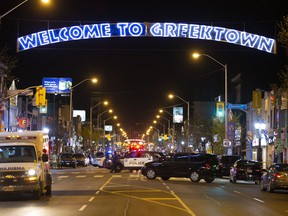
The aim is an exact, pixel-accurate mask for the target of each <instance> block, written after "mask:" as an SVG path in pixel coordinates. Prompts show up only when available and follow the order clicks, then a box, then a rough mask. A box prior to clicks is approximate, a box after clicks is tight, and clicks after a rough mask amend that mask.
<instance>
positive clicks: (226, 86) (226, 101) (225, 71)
mask: <svg viewBox="0 0 288 216" xmlns="http://www.w3.org/2000/svg"><path fill="white" fill-rule="evenodd" d="M200 56H206V57H208V58H210V59H212V60H213V61H215V62H216V63H218V64H219V65H221V66H222V67H223V68H224V76H225V93H224V94H225V141H229V140H228V112H227V105H228V93H227V92H228V84H227V81H228V78H227V64H226V63H225V64H222V63H221V62H219V61H217V60H216V59H214V58H213V57H211V56H210V55H207V54H200V53H193V54H192V57H193V58H195V59H197V58H199V57H200Z"/></svg>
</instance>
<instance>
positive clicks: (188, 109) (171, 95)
mask: <svg viewBox="0 0 288 216" xmlns="http://www.w3.org/2000/svg"><path fill="white" fill-rule="evenodd" d="M168 97H169V98H170V99H173V98H174V97H176V98H179V99H180V100H181V101H183V102H184V103H186V104H187V137H186V139H187V145H188V142H189V129H190V128H189V127H190V126H189V125H190V124H189V119H190V103H189V101H185V100H184V99H183V98H181V97H179V96H178V95H173V94H169V95H168Z"/></svg>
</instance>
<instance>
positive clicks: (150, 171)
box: [146, 169, 156, 179]
mask: <svg viewBox="0 0 288 216" xmlns="http://www.w3.org/2000/svg"><path fill="white" fill-rule="evenodd" d="M146 177H147V178H148V179H155V178H156V172H155V170H153V169H148V170H147V172H146Z"/></svg>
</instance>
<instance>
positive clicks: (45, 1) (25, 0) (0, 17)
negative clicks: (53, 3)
mask: <svg viewBox="0 0 288 216" xmlns="http://www.w3.org/2000/svg"><path fill="white" fill-rule="evenodd" d="M27 1H28V0H24V1H22V2H20V3H19V4H18V5H16V6H15V7H13V8H12V9H10V10H9V11H7V12H6V13H4V14H3V15H0V25H1V20H2V18H3V17H5V16H6V15H8V14H9V13H11V12H12V11H14V10H15V9H17V8H18V7H20V6H21V5H22V4H24V3H26V2H27ZM41 2H42V3H44V4H48V3H49V0H41Z"/></svg>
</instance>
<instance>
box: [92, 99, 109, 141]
mask: <svg viewBox="0 0 288 216" xmlns="http://www.w3.org/2000/svg"><path fill="white" fill-rule="evenodd" d="M101 104H104V105H105V106H106V105H108V101H101V102H99V103H97V104H96V105H94V106H92V107H90V143H91V144H92V137H93V136H92V135H93V123H92V121H93V109H94V108H95V107H97V106H99V105H101Z"/></svg>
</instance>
